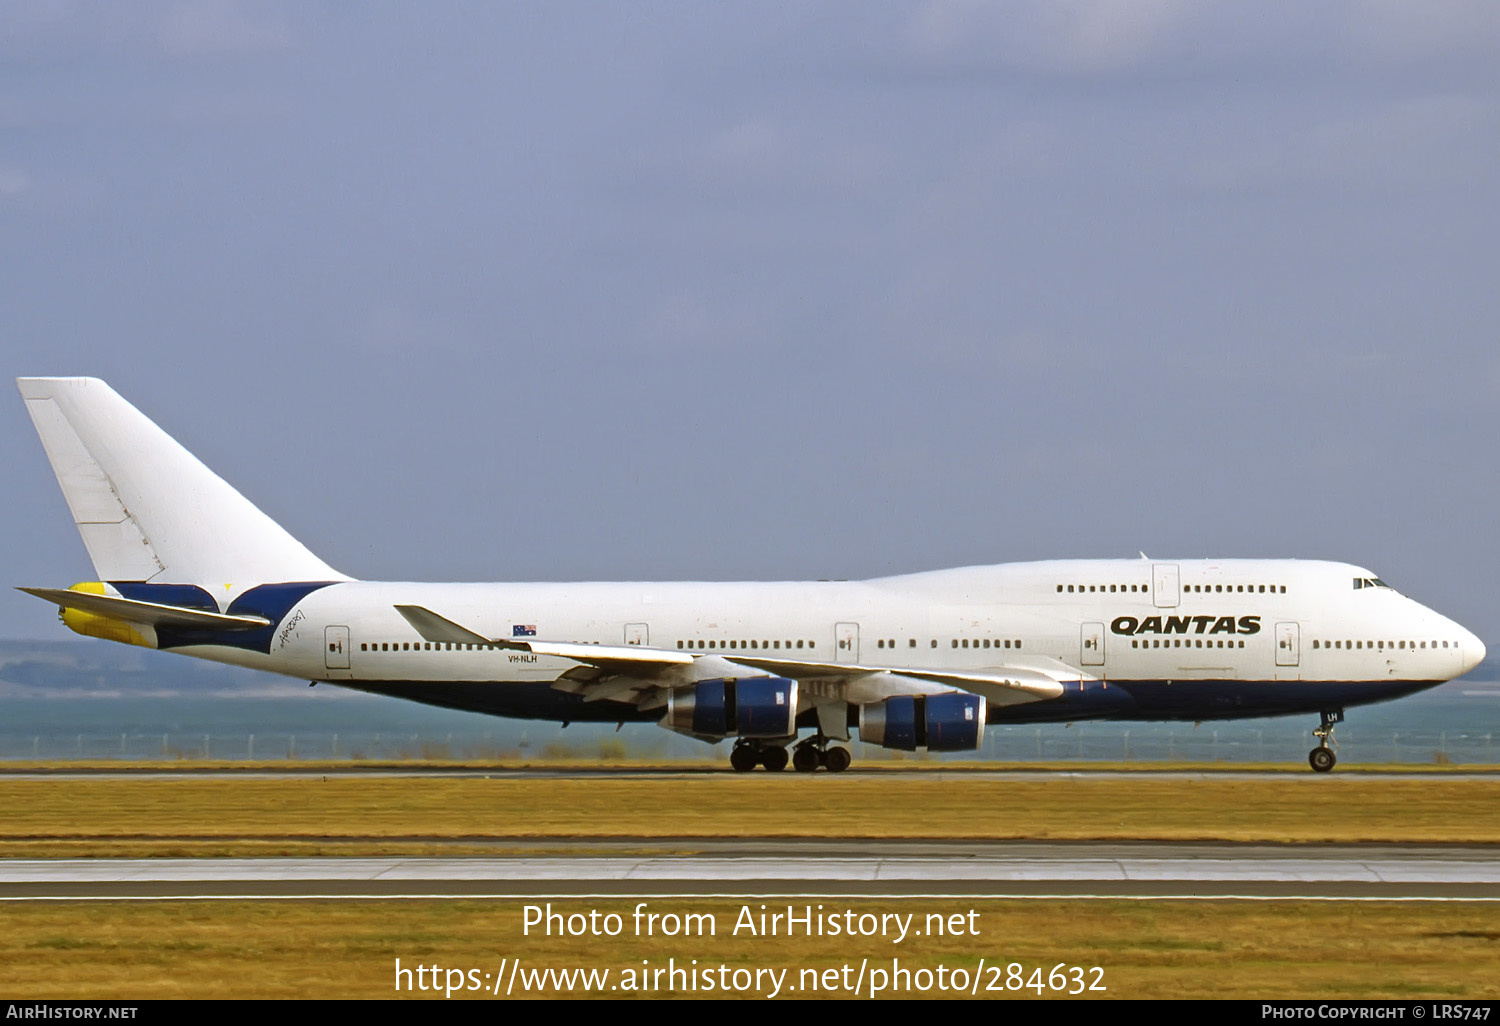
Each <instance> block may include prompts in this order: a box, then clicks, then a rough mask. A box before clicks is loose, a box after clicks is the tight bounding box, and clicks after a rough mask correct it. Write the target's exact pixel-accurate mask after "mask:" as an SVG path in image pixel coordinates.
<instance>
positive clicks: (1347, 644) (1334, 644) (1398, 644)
mask: <svg viewBox="0 0 1500 1026" xmlns="http://www.w3.org/2000/svg"><path fill="white" fill-rule="evenodd" d="M1317 647H1318V642H1316V641H1314V642H1313V648H1317ZM1322 647H1323V648H1355V649H1359V648H1373V649H1376V650H1384V649H1387V648H1398V649H1399V648H1438V647H1442V648H1447V647H1448V643H1447V642H1446V641H1444V642H1441V643H1439V642H1436V641H1433V642H1426V641H1325V642H1323V643H1322ZM1453 647H1454V648H1457V647H1458V642H1456V641H1455V642H1454V643H1453Z"/></svg>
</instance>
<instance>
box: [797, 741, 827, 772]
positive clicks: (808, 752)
mask: <svg viewBox="0 0 1500 1026" xmlns="http://www.w3.org/2000/svg"><path fill="white" fill-rule="evenodd" d="M822 761H823V760H822V759H820V758H819V757H818V750H817V749H816V748H814V747H813V746H812V745H805V746H804V747H802V748H798V749H797V750H796V751H794V752H793V753H792V769H794V770H796V771H797V772H798V773H812V772H813V771H814V770H816V769H817V768H818V766H820V765H821V764H822Z"/></svg>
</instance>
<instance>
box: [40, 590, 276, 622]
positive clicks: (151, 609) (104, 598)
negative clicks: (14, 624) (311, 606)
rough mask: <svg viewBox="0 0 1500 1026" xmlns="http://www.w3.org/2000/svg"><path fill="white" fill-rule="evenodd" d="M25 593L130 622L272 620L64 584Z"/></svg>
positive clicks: (72, 607)
mask: <svg viewBox="0 0 1500 1026" xmlns="http://www.w3.org/2000/svg"><path fill="white" fill-rule="evenodd" d="M17 590H18V591H24V592H25V593H26V594H28V595H35V596H36V597H37V598H39V599H44V600H46V601H48V602H51V603H52V604H53V605H56V606H61V607H62V608H64V609H79V610H82V611H83V612H85V613H94V614H96V615H98V616H107V617H110V618H111V619H115V620H126V621H129V622H130V623H144V624H150V625H151V626H152V627H198V628H205V629H209V630H221V631H250V630H256V629H259V628H261V627H269V626H270V625H271V621H270V620H267V619H266V618H265V617H263V616H227V615H225V614H224V613H210V612H207V611H205V610H202V609H185V608H183V607H182V606H167V605H162V604H161V603H160V602H138V601H136V600H135V599H128V598H116V597H115V596H113V595H94V594H90V593H88V592H82V591H72V590H70V589H67V588H18V589H17Z"/></svg>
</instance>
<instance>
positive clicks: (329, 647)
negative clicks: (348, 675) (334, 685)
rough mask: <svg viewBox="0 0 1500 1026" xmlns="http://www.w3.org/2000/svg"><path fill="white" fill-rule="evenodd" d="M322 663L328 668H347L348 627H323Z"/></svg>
mask: <svg viewBox="0 0 1500 1026" xmlns="http://www.w3.org/2000/svg"><path fill="white" fill-rule="evenodd" d="M323 665H324V666H326V667H328V669H330V670H347V669H349V628H347V627H324V628H323Z"/></svg>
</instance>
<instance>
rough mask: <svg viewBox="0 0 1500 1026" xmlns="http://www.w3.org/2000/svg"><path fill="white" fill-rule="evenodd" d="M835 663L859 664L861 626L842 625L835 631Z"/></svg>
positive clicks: (854, 624) (852, 624)
mask: <svg viewBox="0 0 1500 1026" xmlns="http://www.w3.org/2000/svg"><path fill="white" fill-rule="evenodd" d="M833 641H834V645H833V661H834V662H836V663H857V662H859V624H857V623H841V624H837V625H835V626H834V629H833Z"/></svg>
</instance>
